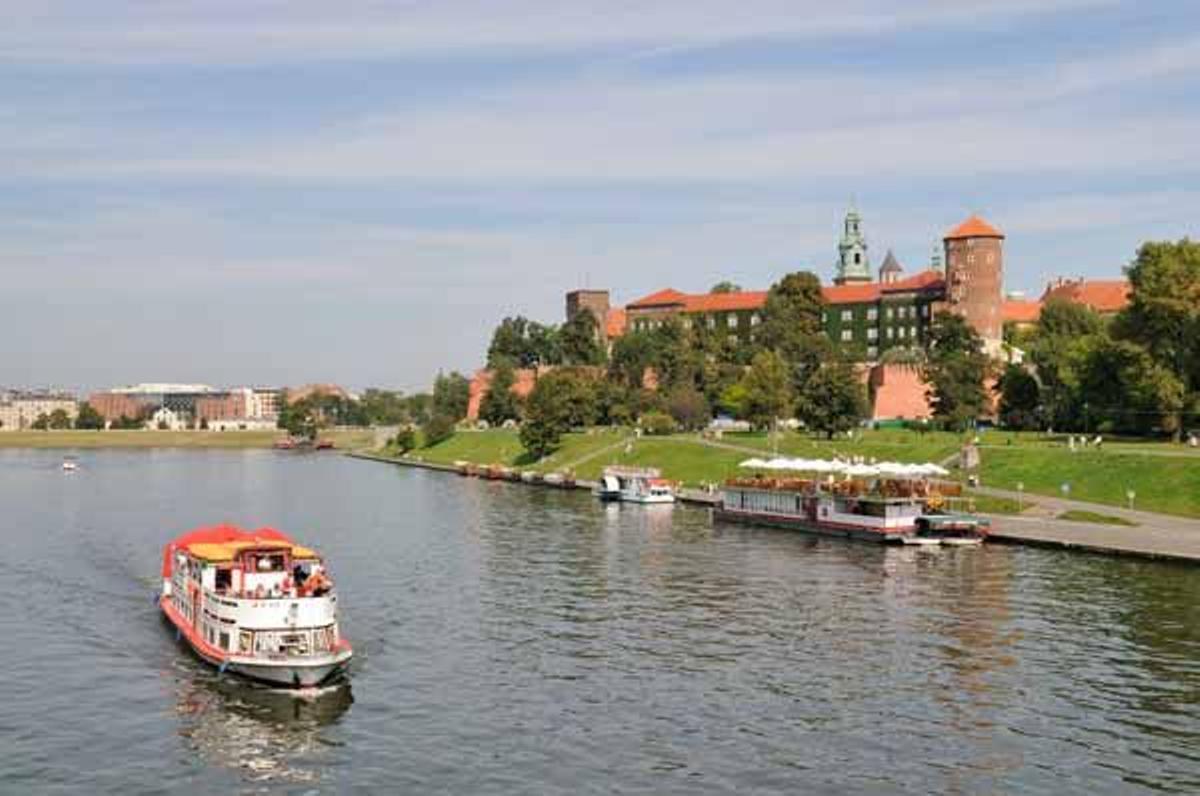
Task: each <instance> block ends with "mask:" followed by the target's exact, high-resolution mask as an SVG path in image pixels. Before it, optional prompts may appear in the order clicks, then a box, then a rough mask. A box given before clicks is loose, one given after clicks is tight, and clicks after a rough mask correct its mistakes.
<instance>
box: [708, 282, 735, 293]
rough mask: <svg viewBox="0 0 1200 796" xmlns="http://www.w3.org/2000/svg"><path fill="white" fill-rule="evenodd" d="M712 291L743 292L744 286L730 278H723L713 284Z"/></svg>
mask: <svg viewBox="0 0 1200 796" xmlns="http://www.w3.org/2000/svg"><path fill="white" fill-rule="evenodd" d="M709 292H710V293H741V292H742V286H741V285H737V284H734V283H733V282H730V281H728V280H722V281H720V282H718V283H717V284H715V285H713V286H712V290H710V291H709Z"/></svg>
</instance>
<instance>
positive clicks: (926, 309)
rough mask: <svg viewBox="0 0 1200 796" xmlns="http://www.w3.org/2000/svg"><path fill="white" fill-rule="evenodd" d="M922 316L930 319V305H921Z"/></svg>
mask: <svg viewBox="0 0 1200 796" xmlns="http://www.w3.org/2000/svg"><path fill="white" fill-rule="evenodd" d="M921 315H923V316H924V317H926V318H928V317H929V305H928V304H922V305H921Z"/></svg>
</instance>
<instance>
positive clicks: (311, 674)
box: [225, 654, 350, 688]
mask: <svg viewBox="0 0 1200 796" xmlns="http://www.w3.org/2000/svg"><path fill="white" fill-rule="evenodd" d="M327 658H328V660H325V661H320V660H315V661H312V662H309V661H304V662H298V661H297V662H280V663H272V662H248V661H239V660H236V659H235V660H232V661H230V662H229V663H228V664H226V666H225V669H226V671H230V672H233V673H234V674H239V675H241V676H243V677H249V678H251V679H252V680H258V681H260V682H264V683H270V684H272V685H278V686H283V687H285V688H312V687H313V686H318V685H321V684H322V683H325V682H328V681H329V680H332V679H333V678H334V677H336V676H337V675H338V674H340V673H341V672H342V670H343V669H344V668H345V667H346V664H347V663H349V659H350V655H349V654H347V655H345V656H344V657H343V658H342V659H341V660H338V659H337V658H335V657H334V656H327Z"/></svg>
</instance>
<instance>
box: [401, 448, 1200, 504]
mask: <svg viewBox="0 0 1200 796" xmlns="http://www.w3.org/2000/svg"><path fill="white" fill-rule="evenodd" d="M962 439H963V437H961V436H960V435H956V434H949V433H943V432H929V433H917V432H912V431H903V430H881V431H868V432H865V433H863V434H862V435H861V436H859V437H858V438H857V439H854V440H850V439H837V440H833V441H827V440H820V439H814V438H811V437H809V436H807V435H803V434H796V433H783V434H780V435H779V438H778V440H777V441H775V440H772V439H771V438H770V437H769V436H768V435H766V434H726V435H725V437H724V438H723V439H722V440H720V441H719V442H717V443H715V444H706V443H705V442H704V441H703V440H701V439H700V438H699V437H698V436H697V435H695V434H687V435H684V434H678V435H674V436H670V437H643V438H641V439H638V440H636V441H634V440H632V438H630V437H629V436H628V432H624V436H622V435H621V432H613V431H596V432H592V433H589V434H569V435H567V436H566V437H565V438H564V441H563V446H562V447H561V448H560V449H559V451H558V452H557V453H555V454H554V455H553V456H551V457H549V458H547V459H545V460H543V461H540V462H536V463H531V462H529V461H528V460H527V459H525V458H524V455H523V451H522V450H521V445H520V441H519V440H518V439H517V434H516V432H513V431H500V430H495V431H484V432H460V433H459V434H457V435H455V436H454V437H453V438H451V439H450V440H448V441H446V442H443V443H441V444H440V445H436V446H434V447H432V448H426V449H418V450H417V451H414V454H413V455H414V456H416V457H418V458H422V459H425V460H427V461H434V462H441V463H445V464H451V463H453V462H455V461H458V460H463V461H470V462H474V463H476V464H485V465H486V464H502V465H507V466H512V467H521V468H527V469H532V470H536V471H538V472H549V471H553V470H558V469H562V468H565V467H571V468H573V469H574V470H575V472H576V474H577V475H578V476H580V477H582V478H595V477H596V476H597V475H599V473H600V471H601V470H602V469H603V468H604V466H605V465H608V464H629V465H638V466H652V467H658V468H660V469H662V470H663V472H664V474H665V475H666V476H667V477H669V478H673V479H675V480H678V481H682V482H683V483H684V484H686V485H689V486H697V485H699V484H702V483H708V482H720V481H722V480H724V479H725V478H727V477H728V476H730V475H733V474H735V473H737V472H738V471H739V470H738V467H737V465H738V462H740V461H742V460H743V459H745V458H747V457H749V456H753V455H762V454H770V452H771V451H772V450H773V449H774V448H775V446H776V445H777V446H778V451H779V453H780V454H781V455H786V456H807V457H811V458H829V457H831V456H833V455H835V454H841V455H843V456H863V457H866V458H875V459H879V460H889V461H902V462H927V461H932V462H938V461H942V460H944V459H946V458H948V457H949V456H951V455H952V454H954V453H955V452H956V451H957V450H958V448H959V446H960V445H961V442H962ZM630 442H632V444H631V445H629V448H630V452H629V453H626V445H627V444H628V443H630ZM614 443H615V444H614ZM981 443H982V445H983V451H982V455H983V468H982V474H981V475H982V480H983V483H984V484H985V485H987V486H992V487H999V488H1004V489H1013V490H1015V489H1016V485H1017V483H1018V482H1021V483H1023V484H1024V488H1025V493H1026V495H1027V497H1026V499H1025V500H1024V503H1023V506H1022V507H1021V508H1023V509H1028V508H1029V506H1030V505H1031V504H1032V503H1033V502H1035V501H1036V497H1035V496H1036V495H1039V494H1040V495H1047V496H1059V495H1060V491H1059V488H1060V485H1061V484H1062V483H1063V482H1064V481H1067V482H1069V483H1070V484H1071V494H1070V496H1071V497H1072V498H1076V499H1079V500H1085V501H1089V502H1095V503H1102V504H1108V505H1114V506H1126V505H1128V498H1127V497H1126V491H1127V490H1128V489H1133V490H1134V491H1135V492H1136V499H1135V507H1136V508H1139V509H1144V510H1146V511H1157V512H1164V513H1169V514H1178V515H1182V516H1189V517H1200V454H1197V453H1196V452H1194V451H1192V450H1191V449H1187V448H1182V447H1179V446H1173V445H1170V444H1168V443H1158V442H1152V441H1145V440H1137V441H1128V442H1124V441H1106V442H1105V444H1104V447H1103V448H1102V449H1101V450H1099V451H1097V450H1091V449H1089V450H1087V451H1075V452H1072V451H1071V450H1069V448H1067V447H1066V446H1065V445H1064V444H1063V443H1062V441H1061V440H1057V439H1050V438H1046V437H1044V436H1042V435H1038V434H1009V433H1002V432H987V433H985V434H983V435H982V438H981ZM606 447H609V448H611V449H610V450H608V451H606V452H603V453H597V452H598V451H603V450H604V449H605V448H606ZM588 457H590V458H588ZM584 459H586V460H584ZM580 460H584V461H580ZM975 503H976V508H977V509H978V510H979V511H983V512H988V513H995V514H1015V513H1017V512H1018V507H1017V504H1016V501H1015V500H1010V499H1007V498H995V497H990V496H984V495H976V496H975Z"/></svg>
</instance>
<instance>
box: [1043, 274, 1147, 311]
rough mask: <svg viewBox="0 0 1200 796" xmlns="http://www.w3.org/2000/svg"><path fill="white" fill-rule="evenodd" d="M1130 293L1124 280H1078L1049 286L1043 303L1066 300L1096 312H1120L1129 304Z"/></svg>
mask: <svg viewBox="0 0 1200 796" xmlns="http://www.w3.org/2000/svg"><path fill="white" fill-rule="evenodd" d="M1129 292H1130V288H1129V282H1128V281H1126V280H1124V279H1090V280H1088V279H1076V280H1074V281H1069V282H1059V283H1057V284H1051V285H1049V286H1047V287H1046V292H1045V293H1043V294H1042V301H1043V302H1045V301H1049V300H1050V299H1065V300H1067V301H1073V302H1075V303H1076V304H1086V305H1087V306H1089V307H1091V308H1092V309H1094V310H1096V312H1118V311H1119V310H1122V309H1124V308H1125V305H1126V304H1128V303H1129Z"/></svg>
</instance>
